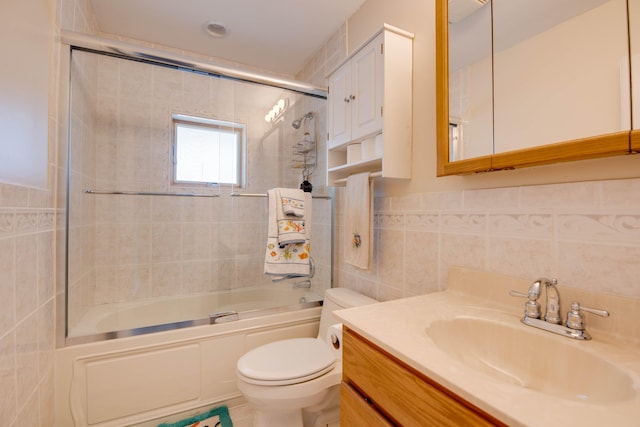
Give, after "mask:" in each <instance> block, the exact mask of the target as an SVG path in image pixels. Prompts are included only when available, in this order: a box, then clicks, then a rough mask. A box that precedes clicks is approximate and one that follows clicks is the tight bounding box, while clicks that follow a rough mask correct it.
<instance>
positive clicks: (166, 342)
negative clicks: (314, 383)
mask: <svg viewBox="0 0 640 427" xmlns="http://www.w3.org/2000/svg"><path fill="white" fill-rule="evenodd" d="M269 293H270V294H269V295H266V294H265V290H264V289H258V288H254V289H243V290H241V291H238V290H235V291H233V292H225V293H224V294H217V295H210V296H206V297H205V296H198V297H189V298H186V297H185V298H179V299H175V298H171V299H164V298H162V299H157V300H153V301H146V302H143V303H138V304H133V303H127V304H121V305H119V306H118V307H117V310H106V309H104V308H103V309H104V310H94V311H93V312H92V313H90V315H89V316H85V318H84V319H83V323H82V328H84V329H83V330H80V329H77V330H75V331H74V333H79V334H80V335H81V334H82V333H93V334H94V335H93V337H96V336H100V334H107V335H110V336H109V337H108V338H113V337H115V335H114V332H113V331H114V330H118V331H125V333H122V334H120V335H118V339H106V340H99V341H95V340H92V342H85V343H79V344H74V345H67V346H66V347H64V348H60V349H57V350H56V393H55V395H56V425H59V426H99V427H113V426H127V425H136V424H141V423H148V422H150V421H151V420H160V419H162V418H163V417H166V416H169V415H171V414H175V413H181V412H185V411H193V410H197V408H202V407H206V406H211V405H213V404H217V403H219V402H224V401H229V400H232V399H237V398H240V397H241V394H240V392H239V391H238V389H237V387H236V375H235V369H236V363H237V361H238V359H239V358H240V356H242V355H243V354H244V353H246V352H247V351H248V350H250V349H252V348H255V347H257V346H260V345H262V344H266V343H268V342H272V341H276V340H280V339H286V338H297V337H314V336H316V335H317V333H318V326H319V320H320V310H321V306H320V304H319V302H317V301H318V299H319V297H318V295H316V294H314V293H312V292H309V290H306V289H289V290H282V292H279V291H275V292H274V289H269ZM278 293H286V294H287V295H288V296H289V297H291V298H290V299H289V300H288V302H291V303H293V305H292V306H289V307H287V305H286V304H285V305H284V306H283V307H273V302H274V301H276V300H277V301H286V300H283V299H279V298H282V296H283V295H276V294H278ZM209 297H210V298H209ZM301 298H304V299H305V300H304V301H302V303H301ZM211 300H216V301H213V302H216V303H220V305H217V306H215V305H214V307H216V308H215V310H214V311H215V312H237V313H238V315H237V316H235V315H234V316H222V317H218V321H220V320H222V322H220V323H214V324H210V319H209V315H210V314H212V313H211V309H210V307H212V306H211V305H209V303H210V302H212V301H211ZM312 301H316V302H312ZM277 305H280V304H277ZM187 307H189V308H187ZM197 307H199V308H201V311H194V310H195V309H196V308H197ZM291 308H294V309H291ZM112 309H113V307H112ZM184 310H186V311H187V312H188V313H189V314H186V313H185V312H184ZM159 312H170V313H171V315H170V316H169V317H163V316H160V317H158V313H159ZM193 313H198V314H196V315H195V316H194V314H193ZM183 314H185V315H186V316H187V318H192V317H198V316H203V318H202V319H200V321H199V323H198V322H196V321H194V319H187V320H184V316H182V315H183ZM141 315H144V316H147V315H148V316H149V317H148V318H145V322H144V323H146V324H148V325H151V326H140V322H136V323H135V324H136V326H132V325H133V324H131V323H129V322H130V321H133V320H139V317H140V316H141ZM172 316H173V317H172ZM158 319H162V320H160V321H161V322H164V323H162V325H173V327H172V328H165V329H166V330H162V327H160V329H158V326H157V325H158V323H157V322H158V321H159V320H158ZM236 319H237V320H236ZM196 320H197V319H196ZM228 320H232V321H228ZM153 325H155V326H153ZM184 326H191V327H184ZM154 331H155V332H154ZM147 332H154V333H147ZM116 335H117V334H116ZM79 338H82V337H79ZM69 340H71V341H72V340H73V338H70V339H69Z"/></svg>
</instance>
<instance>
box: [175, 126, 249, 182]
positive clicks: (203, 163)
mask: <svg viewBox="0 0 640 427" xmlns="http://www.w3.org/2000/svg"><path fill="white" fill-rule="evenodd" d="M173 123H174V145H173V165H174V167H173V169H174V174H173V177H174V183H175V184H196V185H197V184H200V185H211V184H229V185H241V184H242V176H243V173H244V171H243V169H244V164H243V157H244V156H243V153H244V135H245V126H244V125H243V124H240V123H234V122H226V121H220V120H213V119H205V118H201V117H192V116H185V115H180V114H174V115H173Z"/></svg>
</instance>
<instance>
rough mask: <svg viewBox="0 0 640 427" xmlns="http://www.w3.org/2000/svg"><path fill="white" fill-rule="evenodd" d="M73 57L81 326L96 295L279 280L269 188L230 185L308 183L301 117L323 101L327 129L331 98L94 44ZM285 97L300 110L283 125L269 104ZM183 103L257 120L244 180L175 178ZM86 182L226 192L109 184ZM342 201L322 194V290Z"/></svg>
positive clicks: (74, 275)
mask: <svg viewBox="0 0 640 427" xmlns="http://www.w3.org/2000/svg"><path fill="white" fill-rule="evenodd" d="M71 68H72V74H73V75H75V76H77V77H78V78H77V79H76V78H74V79H72V97H71V111H72V125H71V138H72V139H71V152H70V169H71V183H70V208H69V209H70V211H69V214H70V226H69V229H70V233H71V234H70V243H69V247H70V262H69V266H70V268H69V282H70V292H69V306H70V311H69V324H70V326H71V329H73V326H75V325H76V324H77V323H78V322H80V321H81V318H82V316H83V315H85V314H86V312H87V311H88V310H90V308H91V307H93V306H96V305H101V304H109V303H118V302H128V301H133V300H140V299H146V298H153V297H168V296H177V295H185V294H194V293H203V292H210V291H217V290H227V289H234V288H239V287H250V286H256V285H267V284H270V283H271V281H270V279H269V277H268V276H265V275H264V273H263V261H264V243H265V241H266V228H267V221H266V220H267V218H268V211H267V203H266V198H254V197H250V198H247V197H230V195H229V194H230V192H231V191H238V192H247V193H265V192H266V190H267V189H268V188H272V187H277V186H288V187H294V188H296V187H298V185H299V183H300V182H301V177H300V171H299V170H295V169H293V168H292V167H291V164H292V148H291V147H292V145H293V143H294V142H296V140H297V139H296V138H300V139H302V132H303V131H304V130H305V129H304V128H301V129H300V130H295V129H294V128H293V127H292V126H291V123H292V122H293V120H294V119H296V118H299V117H300V116H302V115H304V114H306V113H307V112H309V111H311V112H314V114H315V115H314V119H313V120H312V121H311V122H310V123H308V124H307V123H305V127H307V126H309V130H310V131H311V132H313V133H314V134H315V133H317V135H316V137H322V136H323V132H314V129H321V128H322V127H321V126H324V122H325V118H324V117H325V115H326V108H325V101H324V100H317V99H315V98H309V97H304V96H302V95H299V94H296V93H293V92H287V91H283V90H280V89H276V88H271V87H267V86H258V85H253V84H246V83H240V82H234V81H231V80H229V79H216V78H212V77H208V76H202V75H199V74H195V73H186V72H182V71H177V70H172V69H168V68H163V67H154V66H151V65H147V64H142V63H138V62H132V61H126V60H122V59H116V58H110V57H102V56H96V55H93V54H89V53H85V52H73V61H72V67H71ZM281 97H286V98H288V100H289V110H288V111H287V112H286V113H285V115H284V119H283V121H282V122H279V123H277V124H276V125H275V126H276V127H275V128H271V125H270V124H267V123H266V122H265V121H264V115H265V113H266V112H267V111H268V109H269V108H270V107H271V106H272V105H273V104H274V103H275V102H276V101H277V100H278V99H279V98H281ZM174 113H177V114H185V115H192V116H197V117H205V118H215V119H218V120H227V121H234V122H239V123H243V124H245V125H246V147H247V148H246V164H247V170H246V175H247V177H246V183H247V184H246V186H245V187H244V188H228V187H221V188H220V189H218V188H194V187H184V186H183V187H178V186H174V185H173V184H172V183H171V181H172V166H171V165H172V139H173V126H172V114H174ZM264 135H268V136H267V137H265V136H264ZM323 147H324V145H322V147H319V150H324V148H323ZM321 152H322V151H321ZM323 169H324V167H323V166H322V165H319V166H318V169H317V170H316V171H314V175H313V179H312V182H313V183H314V186H315V188H316V189H321V186H322V185H321V184H323V183H324V180H325V178H324V173H320V172H319V171H322V170H323ZM85 189H94V190H103V191H109V190H112V191H113V190H116V191H133V192H140V191H142V192H144V191H150V192H160V193H162V192H189V193H192V192H193V193H198V194H203V195H213V196H219V197H195V198H194V197H162V196H153V197H150V196H125V195H99V194H85V193H84V190H85ZM315 194H318V191H316V192H315ZM330 209H331V203H330V201H327V200H320V199H317V200H316V201H315V203H314V215H313V216H314V220H313V223H314V234H313V242H312V245H313V253H314V259H315V260H316V262H317V272H318V276H317V280H314V281H313V282H314V285H318V286H317V287H318V290H322V289H323V286H322V285H323V284H326V283H328V278H329V277H330V255H329V251H330V244H329V242H330V227H331V216H330Z"/></svg>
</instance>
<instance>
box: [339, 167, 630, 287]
mask: <svg viewBox="0 0 640 427" xmlns="http://www.w3.org/2000/svg"><path fill="white" fill-rule="evenodd" d="M343 201H344V191H342V190H341V191H340V192H339V198H338V218H337V220H336V222H337V224H339V227H338V233H337V236H338V237H337V239H336V242H337V251H338V259H339V260H340V261H339V264H338V266H337V269H338V280H339V284H340V285H341V286H346V287H353V288H355V289H358V290H360V291H362V292H364V293H366V294H367V295H370V296H372V297H375V298H378V299H381V300H388V299H395V298H401V297H405V296H411V295H419V294H423V293H428V292H434V291H438V290H442V288H443V287H444V286H445V284H446V282H447V272H448V269H449V267H450V266H462V267H469V268H474V269H479V270H485V271H491V272H496V273H501V274H505V275H509V276H514V277H520V278H523V279H530V280H532V281H533V280H535V279H536V278H538V277H540V276H546V277H558V280H559V283H560V286H561V287H562V286H569V287H572V288H577V289H585V290H589V291H593V292H599V293H606V294H612V295H618V296H623V297H629V298H640V263H638V259H640V179H627V180H611V181H594V182H578V183H568V184H552V185H538V186H526V187H506V188H498V189H489V190H465V191H453V192H446V193H424V194H415V195H411V196H406V197H378V198H376V201H375V205H376V208H375V230H374V234H375V250H374V255H373V266H372V268H371V270H370V271H361V270H358V269H357V268H354V267H352V266H349V265H346V264H345V263H343V262H342V261H341V259H342V257H341V254H342V248H343V247H344V246H343V239H344V237H343V232H344V230H343V227H342V226H343V224H344V215H345V212H344V211H343V209H342V207H343V206H344V203H343Z"/></svg>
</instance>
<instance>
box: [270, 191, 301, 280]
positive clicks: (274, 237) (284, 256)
mask: <svg viewBox="0 0 640 427" xmlns="http://www.w3.org/2000/svg"><path fill="white" fill-rule="evenodd" d="M267 194H268V197H269V219H268V221H269V222H268V226H267V247H266V253H265V260H264V272H265V274H269V275H271V280H273V281H278V280H283V279H287V278H291V277H302V276H309V274H310V273H311V262H310V259H311V256H310V247H311V243H310V242H311V194H310V193H304V206H305V210H304V211H305V216H304V220H303V221H304V224H305V225H304V240H303V241H302V242H295V243H285V244H282V243H280V241H279V238H278V235H279V233H278V230H279V223H278V219H277V217H278V211H279V210H280V211H282V202H281V200H280V196H279V193H278V191H277V189H272V190H269V191H268V192H267Z"/></svg>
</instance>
